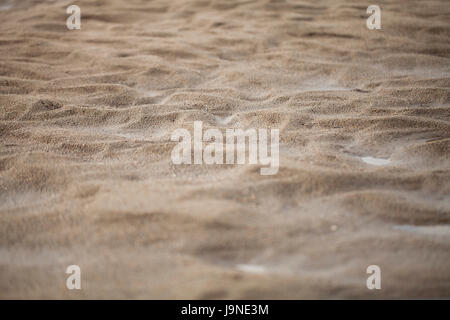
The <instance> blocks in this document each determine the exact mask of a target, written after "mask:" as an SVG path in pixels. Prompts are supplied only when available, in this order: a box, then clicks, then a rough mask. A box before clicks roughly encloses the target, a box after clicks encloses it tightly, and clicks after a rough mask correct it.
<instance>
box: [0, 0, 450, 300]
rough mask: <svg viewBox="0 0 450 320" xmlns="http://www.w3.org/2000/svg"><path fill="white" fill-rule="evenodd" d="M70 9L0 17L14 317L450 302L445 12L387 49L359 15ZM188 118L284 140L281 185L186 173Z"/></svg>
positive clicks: (360, 8)
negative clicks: (70, 21) (67, 302)
mask: <svg viewBox="0 0 450 320" xmlns="http://www.w3.org/2000/svg"><path fill="white" fill-rule="evenodd" d="M70 4H72V2H70V1H26V0H23V1H2V2H1V6H0V21H1V22H0V56H1V58H0V137H1V140H0V298H3V299H6V298H7V299H9V298H20V299H23V298H45V299H49V298H57V299H60V298H64V299H66V298H67V299H86V298H125V299H131V298H133V299H134V298H137V299H141V298H142V299H143V298H148V299H166V298H175V299H181V298H189V299H191V298H192V299H198V298H202V299H233V298H236V299H241V298H254V299H259V298H263V299H265V298H270V299H282V298H284V299H298V298H306V299H310V298H331V299H334V298H338V299H340V298H369V299H372V298H374V299H378V298H450V267H449V263H450V231H449V230H450V228H449V226H450V179H449V178H450V161H449V160H450V151H449V150H450V149H449V146H450V5H449V2H448V1H446V0H439V1H437V0H430V1H408V2H402V1H393V0H390V1H387V0H386V1H381V2H380V6H381V10H382V29H381V30H368V29H367V27H366V18H367V17H368V15H367V14H366V8H367V6H368V5H369V4H372V3H364V2H361V1H356V0H355V1H343V0H342V1H341V0H340V1H331V0H329V1H326V0H317V1H282V0H278V1H276V0H261V1H249V0H242V1H225V0H224V1H215V0H210V1H209V0H192V1H190V0H174V1H167V0H160V1H156V0H155V1H144V0H127V1H125V0H108V1H107V0H95V1H87V0H80V1H77V2H76V4H77V5H79V6H80V7H81V30H68V29H67V28H66V25H65V21H66V18H67V17H68V15H67V14H66V8H67V6H69V5H70ZM194 121H202V122H203V126H204V127H205V128H220V129H221V130H225V128H242V129H246V128H278V129H279V130H280V168H279V172H278V174H276V175H272V176H262V175H260V173H259V168H260V166H259V165H174V164H173V163H172V161H171V157H170V154H171V151H172V149H173V147H174V146H175V143H174V142H172V141H170V136H171V133H172V132H173V131H174V130H175V129H178V128H186V129H192V127H193V122H194ZM72 264H75V265H79V266H80V268H81V286H82V289H81V290H68V289H67V288H66V277H67V275H66V274H65V271H66V268H67V266H68V265H72ZM369 265H378V266H380V268H381V276H382V280H381V286H382V289H381V290H368V289H367V287H366V279H367V277H368V276H369V275H368V274H367V273H366V269H367V267H368V266H369Z"/></svg>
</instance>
